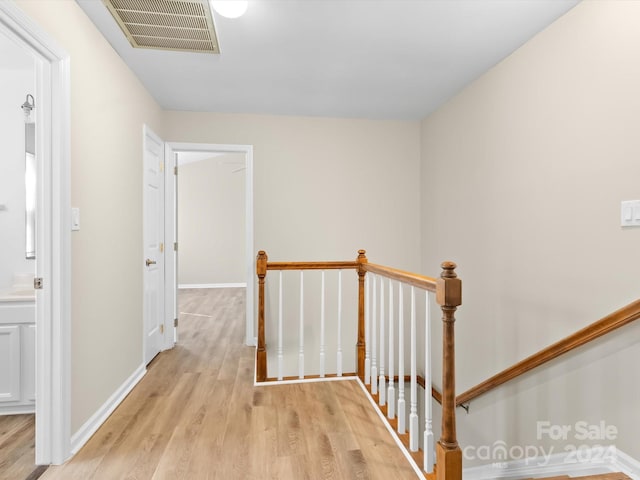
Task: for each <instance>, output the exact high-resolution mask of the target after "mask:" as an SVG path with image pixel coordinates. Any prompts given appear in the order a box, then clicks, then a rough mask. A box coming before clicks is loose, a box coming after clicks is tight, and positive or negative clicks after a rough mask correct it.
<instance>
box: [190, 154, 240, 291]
mask: <svg viewBox="0 0 640 480" xmlns="http://www.w3.org/2000/svg"><path fill="white" fill-rule="evenodd" d="M244 157H245V155H244V153H242V154H225V155H220V156H216V157H213V158H209V159H206V160H201V161H196V162H191V163H187V164H185V165H181V166H180V173H179V175H178V243H179V244H180V248H179V250H178V255H179V260H178V284H179V285H184V284H222V283H246V281H247V276H246V259H247V257H246V254H245V238H246V236H245V230H246V229H245V203H246V202H245V171H244V170H241V171H237V170H238V169H239V168H241V167H242V165H244V162H245V158H244Z"/></svg>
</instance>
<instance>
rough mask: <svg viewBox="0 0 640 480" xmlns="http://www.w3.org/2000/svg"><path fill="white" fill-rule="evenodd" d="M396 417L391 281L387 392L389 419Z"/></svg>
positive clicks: (391, 286) (391, 292) (390, 289)
mask: <svg viewBox="0 0 640 480" xmlns="http://www.w3.org/2000/svg"><path fill="white" fill-rule="evenodd" d="M395 416H396V389H395V387H394V386H393V285H392V284H391V279H389V389H388V392H387V418H394V417H395Z"/></svg>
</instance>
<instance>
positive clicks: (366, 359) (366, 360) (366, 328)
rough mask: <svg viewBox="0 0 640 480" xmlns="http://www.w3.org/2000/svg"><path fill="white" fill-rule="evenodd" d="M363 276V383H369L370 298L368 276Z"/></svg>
mask: <svg viewBox="0 0 640 480" xmlns="http://www.w3.org/2000/svg"><path fill="white" fill-rule="evenodd" d="M370 277H371V275H367V276H365V277H364V338H365V340H364V343H365V347H364V383H365V385H370V384H371V309H370V308H369V307H370V306H371V300H370V297H369V278H370Z"/></svg>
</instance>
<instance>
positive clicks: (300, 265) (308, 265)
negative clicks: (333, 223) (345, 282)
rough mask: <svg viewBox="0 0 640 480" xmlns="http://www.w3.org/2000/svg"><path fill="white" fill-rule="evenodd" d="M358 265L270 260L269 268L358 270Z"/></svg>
mask: <svg viewBox="0 0 640 480" xmlns="http://www.w3.org/2000/svg"><path fill="white" fill-rule="evenodd" d="M358 265H359V264H358V262H268V263H267V270H347V269H353V270H356V269H357V268H358Z"/></svg>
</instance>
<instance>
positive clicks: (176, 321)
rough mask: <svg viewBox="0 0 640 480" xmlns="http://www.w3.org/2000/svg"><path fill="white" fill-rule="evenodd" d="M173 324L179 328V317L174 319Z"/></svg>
mask: <svg viewBox="0 0 640 480" xmlns="http://www.w3.org/2000/svg"><path fill="white" fill-rule="evenodd" d="M173 326H174V327H175V328H178V319H177V318H174V319H173Z"/></svg>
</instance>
